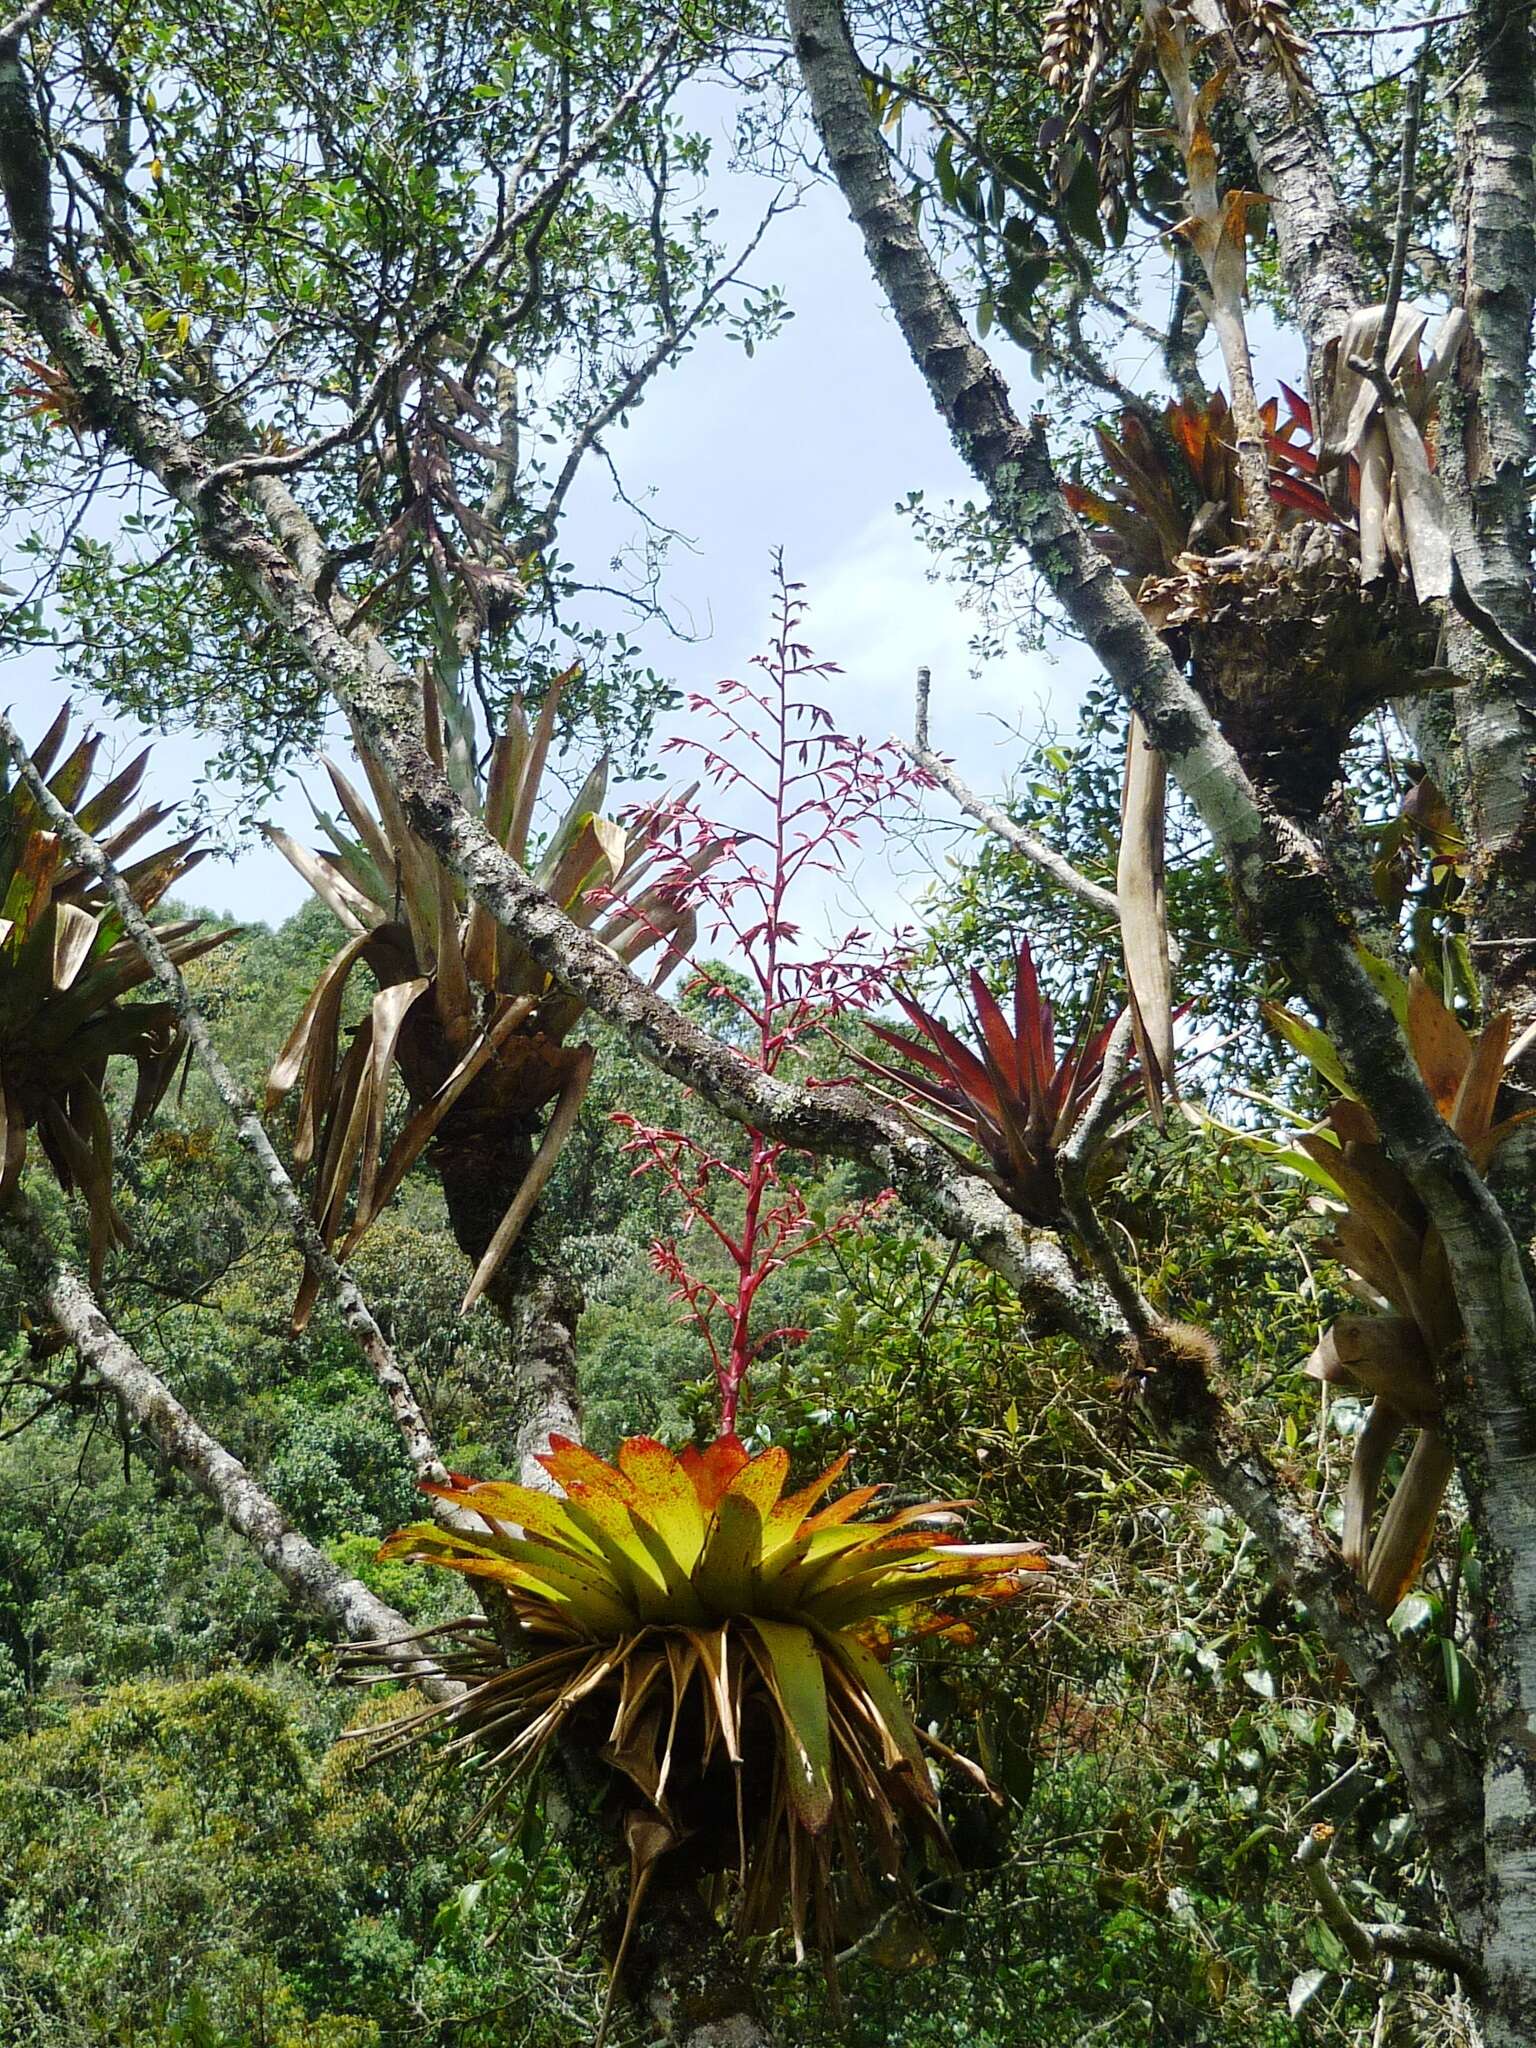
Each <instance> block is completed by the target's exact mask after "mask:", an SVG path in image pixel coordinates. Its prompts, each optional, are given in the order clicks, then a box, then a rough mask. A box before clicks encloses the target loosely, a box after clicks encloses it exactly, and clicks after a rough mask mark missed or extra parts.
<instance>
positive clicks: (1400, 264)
mask: <svg viewBox="0 0 1536 2048" xmlns="http://www.w3.org/2000/svg"><path fill="white" fill-rule="evenodd" d="M1430 49H1431V38H1430V34H1429V32H1428V31H1426V33H1425V36H1424V40H1423V42H1422V43H1420V45H1419V56H1418V62H1417V63H1416V64H1415V65H1414V67H1413V83H1412V85H1411V86H1410V87H1409V88H1408V117H1407V119H1406V121H1405V122H1404V124H1403V156H1402V163H1401V165H1400V167H1399V169H1398V176H1397V228H1396V231H1395V233H1394V235H1393V238H1392V263H1391V267H1390V269H1389V270H1388V272H1387V301H1386V304H1385V306H1383V308H1382V313H1381V325H1380V326H1379V327H1378V328H1377V330H1376V347H1375V350H1374V352H1373V354H1372V357H1371V382H1372V383H1373V384H1374V385H1375V386H1376V389H1377V390H1378V391H1380V390H1381V389H1382V387H1383V385H1384V383H1385V381H1386V375H1387V351H1388V350H1389V348H1390V347H1391V345H1392V329H1393V328H1394V327H1395V326H1396V324H1397V308H1398V303H1399V301H1400V300H1401V298H1402V296H1403V270H1404V268H1405V266H1406V264H1407V262H1408V236H1409V233H1410V231H1411V229H1412V227H1413V212H1414V207H1413V200H1414V175H1415V172H1416V170H1417V168H1418V161H1419V123H1420V121H1421V120H1422V119H1423V116H1424V87H1425V83H1426V81H1427V79H1428V77H1429V57H1430Z"/></svg>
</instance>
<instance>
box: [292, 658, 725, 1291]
mask: <svg viewBox="0 0 1536 2048" xmlns="http://www.w3.org/2000/svg"><path fill="white" fill-rule="evenodd" d="M575 674H576V671H575V670H571V671H568V672H567V674H565V675H563V676H560V677H558V678H557V679H556V681H555V682H554V683H553V684H552V686H551V688H550V690H549V693H548V695H547V696H546V698H545V700H544V703H543V706H542V708H541V710H540V712H539V715H538V718H537V720H536V721H535V723H534V724H533V725H532V727H530V726H529V723H528V720H527V717H526V715H525V713H524V710H523V707H522V705H521V703H520V702H518V701H514V702H513V705H512V708H511V710H510V712H509V714H508V717H507V723H506V726H505V727H504V729H503V731H502V732H501V734H500V735H499V736H498V738H497V739H496V741H495V744H494V746H493V747H492V749H491V754H490V761H489V766H488V769H487V770H486V772H485V774H484V775H483V776H482V775H481V773H480V770H479V769H478V768H477V766H476V764H475V755H474V749H473V746H472V745H469V744H466V741H465V735H466V733H468V734H470V735H472V732H473V725H472V720H471V718H470V714H469V711H468V709H467V707H466V706H465V705H464V704H463V702H462V701H461V700H460V698H459V697H458V695H457V693H456V691H455V690H454V689H453V687H452V686H451V684H450V683H448V682H446V681H445V680H443V679H442V678H439V679H438V680H437V681H436V682H433V681H431V680H430V679H428V680H426V681H424V684H423V714H424V719H425V725H426V731H427V736H428V742H429V745H430V746H431V747H432V748H433V749H434V751H435V754H436V758H437V762H438V765H439V766H440V767H441V768H442V769H443V771H444V773H445V774H447V775H449V776H450V778H451V779H452V780H453V782H454V784H455V787H456V789H457V790H458V793H459V795H460V797H461V799H462V801H463V802H464V803H465V804H466V806H467V807H468V808H469V810H470V811H471V812H473V813H474V815H475V816H477V817H478V818H479V819H480V821H481V823H482V824H483V825H484V826H485V828H486V830H487V831H488V832H490V833H491V835H492V837H493V838H495V839H496V840H497V841H498V843H499V844H501V845H502V846H504V847H505V848H506V850H507V851H508V852H509V853H510V854H511V855H512V857H513V858H514V859H515V860H517V861H520V862H521V861H526V859H527V857H528V847H529V838H530V834H531V831H532V826H533V818H534V811H535V806H536V803H537V800H538V794H539V785H540V781H541V779H542V776H543V773H544V768H545V764H546V762H547V760H548V757H549V750H550V747H551V745H552V743H553V740H554V734H555V725H556V718H557V714H558V712H559V708H560V702H561V698H562V695H563V693H564V691H565V689H566V687H567V685H568V684H569V682H570V680H571V678H572V676H574V675H575ZM356 747H357V753H358V758H359V760H360V761H361V763H362V767H363V772H364V777H365V779H366V781H367V784H368V788H369V791H370V793H371V795H372V799H373V804H374V806H376V811H377V814H375V810H374V809H372V808H370V806H369V803H368V800H367V799H366V798H365V797H364V796H363V794H362V793H361V792H360V791H359V790H358V789H357V788H356V786H355V785H354V784H353V782H352V781H351V780H350V778H349V777H348V776H347V775H345V774H344V773H343V771H342V770H341V769H340V768H339V767H337V766H336V764H335V763H334V762H330V761H328V762H327V763H326V772H327V774H328V775H329V777H330V780H331V784H332V787H333V789H334V790H335V793H336V798H337V802H338V804H339V806H340V811H341V818H340V819H339V820H338V819H336V818H333V817H331V816H329V815H327V814H326V813H324V812H317V817H318V818H319V822H320V826H321V829H322V830H323V832H324V833H325V836H326V838H327V840H328V841H329V845H328V846H327V847H325V848H323V849H321V850H318V851H315V850H311V849H310V848H307V847H304V846H300V845H299V844H298V843H297V842H296V841H295V840H293V839H291V838H290V837H289V836H288V834H287V833H285V832H281V831H279V830H278V829H277V828H276V827H273V826H269V827H267V828H266V829H267V834H268V837H269V838H270V839H271V840H272V842H273V844H274V845H275V846H277V847H278V849H279V850H280V851H281V852H282V853H283V854H284V855H285V856H286V858H287V859H288V860H289V861H290V862H291V864H292V865H293V866H294V867H295V868H297V869H298V871H299V873H300V874H301V875H302V876H303V877H304V879H305V881H306V882H308V883H309V885H310V887H311V888H312V889H313V890H314V892H315V894H316V895H317V896H318V897H320V899H321V901H322V902H324V903H325V904H327V905H328V907H329V908H330V909H331V910H332V911H333V912H334V913H335V915H336V917H337V918H338V919H339V920H340V922H341V923H342V924H343V925H344V926H345V927H346V929H347V931H348V934H349V936H348V939H347V942H346V944H345V945H343V946H342V947H341V948H340V950H339V951H338V952H337V953H336V954H335V956H334V957H333V958H332V959H331V961H330V962H329V963H328V964H327V966H326V968H325V970H324V972H323V974H322V975H321V978H320V980H319V982H318V983H317V984H316V986H315V989H314V990H313V992H312V994H311V996H310V999H309V1002H308V1003H307V1004H306V1006H305V1009H304V1012H303V1014H302V1015H301V1016H300V1018H299V1020H298V1022H297V1023H296V1024H295V1026H294V1028H293V1030H292V1032H291V1033H290V1034H289V1037H288V1041H287V1043H286V1044H285V1045H284V1046H283V1048H282V1050H281V1052H280V1053H279V1054H278V1056H277V1059H276V1061H275V1062H274V1064H273V1067H272V1071H271V1074H270V1075H269V1077H268V1082H267V1107H268V1108H269V1109H272V1108H275V1107H276V1105H277V1103H278V1102H280V1101H281V1100H282V1098H283V1097H284V1096H285V1095H286V1094H288V1092H289V1091H290V1090H291V1089H292V1088H293V1087H294V1086H295V1085H296V1084H297V1083H298V1082H299V1080H300V1078H301V1076H302V1080H303V1086H302V1090H301V1093H300V1100H299V1115H298V1123H297V1129H296V1132H295V1138H294V1158H295V1161H296V1163H297V1164H299V1165H300V1166H305V1165H309V1164H311V1163H312V1164H313V1165H314V1168H315V1174H314V1186H313V1191H312V1194H311V1207H312V1211H313V1214H314V1218H315V1221H316V1223H317V1224H318V1225H319V1227H320V1230H321V1232H322V1234H323V1235H324V1237H325V1240H326V1242H327V1244H329V1245H331V1246H333V1247H337V1246H339V1248H340V1251H341V1255H342V1256H343V1257H346V1256H347V1255H348V1254H349V1253H350V1252H352V1251H353V1250H354V1249H355V1248H356V1246H357V1244H358V1243H359V1241H360V1240H361V1238H362V1237H363V1235H364V1233H365V1232H366V1231H367V1230H368V1228H369V1226H370V1225H371V1224H372V1223H373V1221H374V1220H375V1218H376V1217H377V1216H379V1215H380V1213H381V1212H382V1211H383V1209H384V1208H385V1207H386V1206H387V1204H388V1203H389V1201H390V1199H391V1197H392V1196H393V1195H394V1193H395V1191H396V1189H397V1188H398V1187H399V1185H400V1183H401V1181H402V1180H403V1179H404V1177H405V1175H406V1174H407V1172H409V1170H410V1168H411V1167H412V1166H413V1165H414V1164H415V1162H416V1161H417V1160H418V1159H419V1158H420V1157H421V1156H422V1154H423V1153H424V1152H425V1150H426V1148H427V1146H428V1145H429V1144H430V1143H431V1141H432V1140H433V1139H434V1137H436V1136H437V1135H438V1134H439V1132H440V1131H441V1129H442V1126H443V1124H444V1122H445V1120H446V1119H447V1118H448V1117H449V1116H450V1115H451V1114H452V1112H454V1111H455V1110H456V1109H459V1108H460V1107H461V1105H463V1106H464V1108H465V1109H466V1110H467V1109H468V1108H469V1107H470V1106H471V1105H470V1104H465V1100H464V1099H465V1097H466V1096H470V1097H471V1102H472V1105H473V1106H475V1107H476V1110H477V1114H481V1115H482V1119H483V1117H484V1116H489V1117H490V1118H491V1119H492V1120H505V1121H506V1127H507V1128H508V1129H509V1130H510V1129H511V1128H512V1127H513V1126H515V1127H517V1129H518V1130H519V1131H526V1130H528V1129H530V1128H531V1127H532V1124H533V1123H534V1121H535V1120H536V1119H537V1117H538V1116H539V1114H540V1112H541V1111H543V1110H544V1109H545V1108H546V1107H547V1106H548V1105H549V1104H551V1103H553V1104H554V1105H555V1107H554V1110H553V1113H552V1114H551V1115H550V1117H549V1119H548V1121H547V1123H546V1125H545V1129H544V1133H543V1138H542V1141H541V1143H540V1145H539V1146H538V1148H537V1150H536V1152H535V1153H534V1156H533V1159H532V1163H531V1166H530V1168H529V1170H528V1173H527V1174H526V1176H525V1178H524V1180H523V1183H522V1185H521V1187H520V1188H519V1190H518V1192H517V1194H516V1196H515V1197H514V1199H513V1200H512V1202H511V1204H510V1206H509V1207H508V1209H507V1211H506V1214H505V1215H504V1217H503V1219H502V1222H501V1224H500V1226H499V1227H498V1229H497V1230H496V1232H495V1234H494V1235H493V1237H492V1239H491V1242H490V1244H489V1245H488V1246H487V1248H486V1250H485V1252H484V1254H483V1256H482V1257H481V1260H480V1264H479V1267H478V1269H477V1270H476V1273H475V1275H474V1278H473V1280H472V1282H471V1284H470V1288H469V1292H468V1294H467V1295H466V1297H465V1302H464V1306H465V1308H466V1309H467V1308H469V1307H471V1306H472V1305H473V1304H474V1302H475V1301H476V1300H478V1298H479V1297H480V1295H481V1294H482V1293H483V1292H484V1290H485V1288H486V1287H487V1285H488V1284H489V1283H490V1281H491V1280H492V1278H493V1277H494V1275H495V1273H496V1271H497V1269H498V1268H499V1266H500V1265H501V1264H502V1262H503V1261H504V1260H505V1258H506V1257H507V1254H508V1253H509V1252H510V1251H511V1249H512V1246H513V1245H514V1243H515V1242H516V1240H517V1238H518V1235H519V1234H520V1232H521V1230H522V1227H523V1225H524V1224H525V1223H526V1221H527V1219H528V1217H529V1215H530V1214H531V1213H532V1211H533V1208H534V1205H535V1202H536V1200H537V1197H538V1195H539V1193H540V1192H541V1191H542V1189H543V1186H544V1184H545V1182H546V1181H547V1180H548V1178H549V1175H550V1173H551V1172H552V1170H553V1168H554V1165H555V1162H556V1159H557V1158H558V1155H559V1152H560V1148H561V1146H562V1145H563V1143H564V1141H565V1139H566V1137H567V1135H568V1134H569V1131H570V1129H571V1127H572V1125H573V1124H574V1122H575V1118H576V1113H577V1111H578V1110H579V1108H580V1105H581V1099H582V1096H583V1095H584V1093H585V1091H586V1086H587V1081H588V1077H589V1076H590V1073H591V1069H592V1053H591V1049H590V1047H588V1046H585V1045H575V1046H568V1045H567V1044H566V1043H565V1040H566V1038H567V1037H568V1035H569V1034H570V1032H571V1031H572V1030H573V1029H574V1027H575V1025H576V1024H577V1022H578V1021H579V1019H580V1017H581V1014H582V1008H583V1005H582V1004H581V1002H580V1000H579V999H578V998H576V997H573V996H570V995H567V994H566V993H565V992H564V991H562V990H560V989H558V988H556V987H555V986H554V984H553V983H552V982H551V981H550V978H549V976H548V975H547V974H546V973H545V972H544V970H543V968H541V967H540V966H539V965H538V964H537V962H536V961H535V960H534V959H533V958H532V956H531V955H530V954H529V953H528V952H526V951H525V949H524V948H523V947H522V946H520V945H519V944H518V943H517V941H516V940H515V939H512V938H510V937H509V936H508V934H507V933H505V932H504V931H501V930H500V929H499V928H498V927H497V925H496V924H495V923H494V921H493V920H492V919H491V918H490V916H489V915H488V913H487V912H486V911H485V910H484V909H483V908H482V906H481V905H479V904H477V903H470V902H468V901H467V899H466V895H465V891H464V888H463V885H462V883H461V882H459V880H458V879H457V877H456V876H454V875H453V874H451V873H450V871H449V870H448V868H447V867H445V866H444V865H443V863H442V861H441V860H440V859H439V857H438V855H437V853H436V851H435V850H434V849H433V848H432V847H431V846H429V845H428V844H427V842H426V841H425V840H424V839H422V838H420V837H419V836H418V834H416V833H415V832H414V831H413V830H412V828H411V826H410V824H409V823H408V822H407V820H406V817H405V814H404V812H403V810H402V809H401V807H400V803H399V800H398V798H397V797H396V795H395V792H394V789H393V787H392V785H391V783H390V781H389V777H388V775H387V774H386V773H385V771H384V769H383V768H382V766H381V765H380V763H379V762H378V760H377V759H376V758H375V756H374V755H373V753H372V752H371V751H370V749H369V747H368V746H367V743H366V742H365V741H364V740H363V738H362V737H361V735H358V736H356ZM607 773H608V771H607V763H606V761H599V762H598V764H597V765H596V767H594V768H593V770H592V771H591V773H590V774H589V775H588V777H587V779H586V781H585V782H584V783H583V785H582V787H581V789H580V790H579V791H578V792H577V794H576V797H575V799H574V801H573V802H572V803H571V804H570V806H569V808H568V809H567V810H566V812H565V814H564V816H563V817H562V818H561V820H560V822H559V824H558V825H557V826H556V827H555V829H554V831H553V833H552V834H551V835H550V838H549V841H548V844H547V845H546V846H545V848H544V851H543V855H542V858H541V860H540V861H539V863H538V865H537V867H536V868H535V869H534V871H533V874H534V880H535V881H537V882H538V884H539V885H540V887H541V888H543V889H546V890H547V891H548V892H549V894H550V896H551V897H552V898H553V900H554V901H555V903H556V904H558V906H559V907H560V909H562V910H563V911H564V912H565V913H566V915H567V916H568V917H571V918H574V919H575V920H576V921H577V923H579V924H582V925H585V926H588V927H590V928H591V929H592V930H594V931H595V932H596V933H597V936H598V937H599V938H601V939H602V940H603V941H604V942H605V943H606V944H607V945H609V946H610V947H611V948H612V949H613V951H614V953H615V954H616V955H617V956H618V957H619V958H620V959H621V960H623V961H625V962H626V963H627V964H631V965H632V964H633V963H634V962H636V961H637V960H640V959H641V958H643V957H644V956H645V955H646V954H647V953H649V952H652V951H653V950H655V949H660V959H661V965H660V968H659V970H658V972H657V974H656V977H655V980H656V982H657V983H659V982H660V981H661V980H662V979H664V978H665V976H666V975H667V973H669V972H670V971H671V969H672V968H673V967H674V966H675V965H676V964H677V962H678V961H679V959H680V958H681V957H682V956H683V954H684V953H685V952H686V951H687V949H688V948H689V947H690V946H691V944H692V942H693V935H694V920H693V916H692V913H691V912H690V910H689V908H688V906H687V903H686V901H685V900H684V896H685V893H686V891H685V889H684V888H683V887H682V886H680V885H681V884H682V883H683V882H684V880H685V879H686V878H687V877H688V876H690V875H696V874H698V873H699V872H701V871H702V869H703V868H704V867H705V866H707V865H708V864H709V862H710V860H712V859H713V858H714V857H715V856H716V854H717V853H718V851H719V849H718V848H706V849H704V850H703V851H702V852H701V853H699V854H696V855H694V856H692V857H691V859H688V860H684V859H683V858H681V857H680V856H678V855H676V854H674V853H671V852H669V851H663V850H662V849H661V848H660V847H659V845H658V840H657V828H658V826H659V825H660V823H661V822H662V819H663V817H664V812H663V810H662V809H661V808H660V807H657V808H654V809H652V810H650V811H647V812H643V813H642V814H641V815H640V816H639V817H637V818H636V819H635V820H634V821H633V822H632V823H631V824H630V825H629V827H628V828H627V829H626V828H623V827H620V826H619V825H616V824H614V823H612V822H611V821H610V820H609V819H607V818H604V817H603V816H602V815H601V810H600V807H601V805H602V802H603V798H604V795H605V792H606V788H607ZM359 963H363V964H365V965H366V966H367V967H368V969H369V971H370V972H371V974H372V975H373V978H374V981H375V983H376V985H377V992H376V994H375V996H374V998H373V1001H372V1004H371V1006H370V1008H369V1012H368V1015H367V1016H366V1017H365V1018H364V1020H363V1022H362V1023H361V1025H359V1027H358V1029H357V1031H356V1033H355V1034H354V1035H353V1037H352V1040H351V1043H350V1045H349V1046H348V1047H347V1049H346V1050H345V1052H343V1049H342V1037H343V1025H342V1011H343V1005H344V999H345V996H346V992H347V988H348V986H349V984H350V980H351V977H352V974H353V971H354V970H355V969H356V967H357V966H358V965H359ZM397 1073H398V1074H399V1075H400V1076H401V1077H402V1078H403V1079H404V1081H405V1084H406V1088H407V1092H408V1094H409V1096H410V1099H411V1103H412V1107H413V1112H414V1113H413V1114H412V1116H411V1117H410V1119H409V1120H408V1121H407V1123H406V1124H405V1126H404V1128H403V1130H402V1131H401V1132H400V1133H399V1135H398V1137H396V1139H395V1140H394V1143H393V1145H392V1146H391V1147H390V1149H389V1151H388V1152H387V1153H386V1152H385V1150H384V1136H385V1128H386V1122H387V1110H388V1105H389V1099H390V1093H391V1087H392V1083H393V1081H394V1079H395V1076H396V1075H397ZM316 1288H317V1283H316V1282H315V1281H314V1279H313V1277H312V1276H309V1277H306V1279H305V1281H304V1283H303V1286H302V1287H301V1289H300V1293H299V1298H298V1302H297V1305H296V1307H295V1310H294V1323H295V1326H296V1327H301V1326H302V1325H303V1323H304V1322H305V1321H306V1320H307V1318H308V1316H309V1313H310V1310H311V1308H312V1307H313V1305H314V1301H315V1298H316Z"/></svg>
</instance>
